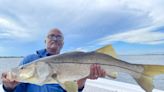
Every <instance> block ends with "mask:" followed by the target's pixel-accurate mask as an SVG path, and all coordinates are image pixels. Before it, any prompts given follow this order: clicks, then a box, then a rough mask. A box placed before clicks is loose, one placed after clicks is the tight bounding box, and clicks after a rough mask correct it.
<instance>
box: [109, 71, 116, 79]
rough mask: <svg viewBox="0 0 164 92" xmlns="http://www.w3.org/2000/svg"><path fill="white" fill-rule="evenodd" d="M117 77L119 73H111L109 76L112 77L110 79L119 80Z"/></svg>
mask: <svg viewBox="0 0 164 92" xmlns="http://www.w3.org/2000/svg"><path fill="white" fill-rule="evenodd" d="M117 75H118V72H111V73H109V74H108V75H107V76H108V77H110V78H112V79H116V78H117Z"/></svg>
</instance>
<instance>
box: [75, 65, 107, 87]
mask: <svg viewBox="0 0 164 92" xmlns="http://www.w3.org/2000/svg"><path fill="white" fill-rule="evenodd" d="M105 75H106V72H105V70H104V69H102V68H101V67H100V65H98V64H93V65H91V66H90V74H89V75H88V76H86V77H84V78H82V79H79V80H77V84H78V87H79V89H81V90H82V89H83V88H84V85H85V82H86V80H87V79H93V80H94V79H97V78H98V77H105Z"/></svg>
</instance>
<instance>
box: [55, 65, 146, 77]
mask: <svg viewBox="0 0 164 92" xmlns="http://www.w3.org/2000/svg"><path fill="white" fill-rule="evenodd" d="M55 63H58V64H60V63H75V64H93V63H81V62H55ZM96 64H100V65H106V66H115V67H120V68H123V69H126V70H130V71H133V72H135V73H140V74H142V75H144V76H147V77H149V75H146V74H144V73H142V72H138V71H134V70H131V69H129V68H125V67H121V66H117V65H111V64H110V65H109V64H102V63H96Z"/></svg>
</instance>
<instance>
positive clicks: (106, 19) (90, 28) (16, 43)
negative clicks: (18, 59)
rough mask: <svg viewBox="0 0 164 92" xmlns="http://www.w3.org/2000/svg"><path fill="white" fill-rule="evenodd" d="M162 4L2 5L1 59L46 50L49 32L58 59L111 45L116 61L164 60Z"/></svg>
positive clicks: (12, 1)
mask: <svg viewBox="0 0 164 92" xmlns="http://www.w3.org/2000/svg"><path fill="white" fill-rule="evenodd" d="M163 5H164V0H26V1H24V0H0V56H25V55H28V54H32V53H35V51H36V50H39V49H43V48H45V43H44V39H45V35H46V33H47V32H48V31H49V30H51V29H52V28H59V29H60V30H61V31H62V32H63V34H64V39H65V41H64V42H65V43H64V47H63V49H62V53H64V52H68V51H86V52H87V51H94V50H96V49H98V48H100V47H103V46H105V45H108V44H112V45H113V48H114V49H115V51H116V53H117V54H118V55H134V54H137V55H138V54H164V12H163V10H164V6H163Z"/></svg>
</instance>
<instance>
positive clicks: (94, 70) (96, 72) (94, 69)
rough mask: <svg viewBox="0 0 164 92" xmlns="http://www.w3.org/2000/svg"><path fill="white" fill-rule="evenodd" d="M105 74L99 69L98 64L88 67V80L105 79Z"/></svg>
mask: <svg viewBox="0 0 164 92" xmlns="http://www.w3.org/2000/svg"><path fill="white" fill-rule="evenodd" d="M105 75H106V72H105V70H104V69H102V68H101V67H100V65H99V64H93V65H91V66H90V74H89V76H88V78H89V79H97V78H98V77H105Z"/></svg>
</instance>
